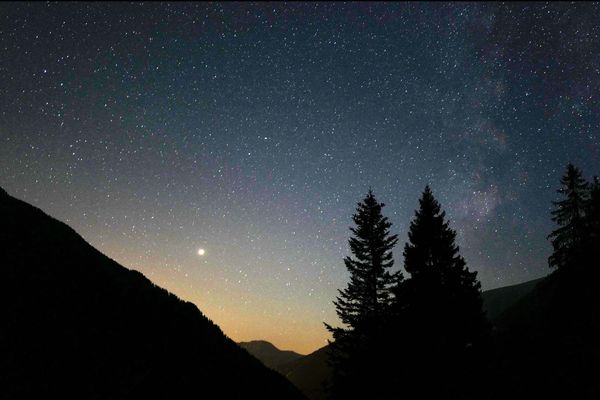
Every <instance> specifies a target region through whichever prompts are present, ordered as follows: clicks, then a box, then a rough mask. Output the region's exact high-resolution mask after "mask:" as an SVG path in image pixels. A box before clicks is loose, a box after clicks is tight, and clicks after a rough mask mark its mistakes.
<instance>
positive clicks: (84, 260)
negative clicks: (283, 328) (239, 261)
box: [0, 189, 303, 399]
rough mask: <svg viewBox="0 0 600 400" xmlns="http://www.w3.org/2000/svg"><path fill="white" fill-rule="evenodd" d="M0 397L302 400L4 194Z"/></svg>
mask: <svg viewBox="0 0 600 400" xmlns="http://www.w3.org/2000/svg"><path fill="white" fill-rule="evenodd" d="M0 221H1V228H2V229H0V354H1V357H0V388H1V389H0V390H1V395H0V397H1V398H3V399H13V398H79V399H126V398H142V397H143V398H146V399H149V398H161V399H169V398H171V399H174V398H206V399H211V398H222V399H241V398H244V399H299V398H303V396H302V394H301V393H300V392H299V391H298V390H297V389H296V388H295V387H294V386H293V385H292V384H290V383H289V382H288V381H287V380H286V379H285V378H284V377H283V376H281V375H280V374H278V373H276V372H275V371H272V370H270V369H268V368H265V367H264V366H263V365H262V364H261V363H260V362H259V361H258V360H257V359H255V358H254V357H252V356H251V355H249V354H248V353H247V352H246V351H244V350H243V349H241V348H239V346H238V345H237V344H236V343H234V342H233V341H232V340H230V339H229V338H227V337H226V336H225V335H224V334H223V333H222V332H221V330H220V329H219V327H217V326H216V325H215V324H213V323H212V322H211V321H210V320H209V319H207V318H206V317H205V316H204V315H203V314H202V313H201V312H200V311H199V310H198V309H197V308H196V306H195V305H193V304H191V303H188V302H185V301H182V300H180V299H179V298H177V297H176V296H175V295H173V294H171V293H169V292H168V291H166V290H164V289H162V288H160V287H158V286H156V285H154V284H153V283H152V282H150V281H149V280H148V279H146V278H145V277H144V276H143V275H142V274H141V273H139V272H136V271H132V270H129V269H127V268H124V267H122V266H121V265H119V264H117V263H116V262H115V261H113V260H111V259H109V258H108V257H106V256H105V255H103V254H102V253H100V252H99V251H97V250H96V249H94V248H93V247H92V246H90V245H89V244H88V243H86V242H85V241H84V240H83V239H82V238H81V237H80V236H79V235H78V234H77V233H76V232H75V231H73V230H72V229H71V228H69V227H68V226H67V225H65V224H63V223H61V222H59V221H57V220H55V219H53V218H51V217H49V216H48V215H46V214H44V213H43V212H42V211H40V210H39V209H37V208H35V207H33V206H31V205H29V204H27V203H24V202H22V201H20V200H17V199H15V198H13V197H11V196H9V195H8V194H7V193H6V192H5V191H4V190H2V189H0Z"/></svg>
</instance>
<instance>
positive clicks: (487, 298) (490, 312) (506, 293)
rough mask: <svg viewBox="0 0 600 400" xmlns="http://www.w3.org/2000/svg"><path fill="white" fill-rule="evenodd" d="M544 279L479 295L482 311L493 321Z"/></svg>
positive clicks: (487, 291)
mask: <svg viewBox="0 0 600 400" xmlns="http://www.w3.org/2000/svg"><path fill="white" fill-rule="evenodd" d="M543 279H544V278H539V279H534V280H531V281H527V282H523V283H519V284H516V285H510V286H503V287H500V288H497V289H491V290H486V291H485V292H483V293H481V298H482V300H483V309H484V310H485V312H486V314H487V317H488V319H489V320H490V321H495V320H496V319H497V318H498V317H499V316H500V315H501V314H502V313H503V312H504V311H506V310H507V309H509V308H510V307H511V306H512V305H513V304H515V303H517V302H518V301H519V300H521V299H522V298H523V297H525V295H527V294H528V293H529V292H531V291H532V290H533V289H534V288H535V287H536V286H537V284H538V283H540V282H541V281H542V280H543Z"/></svg>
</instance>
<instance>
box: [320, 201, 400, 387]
mask: <svg viewBox="0 0 600 400" xmlns="http://www.w3.org/2000/svg"><path fill="white" fill-rule="evenodd" d="M383 207H384V204H383V203H379V202H378V201H377V200H376V199H375V196H374V195H373V192H372V191H371V190H369V192H368V194H367V196H366V197H365V199H364V200H363V201H362V202H360V203H358V207H357V209H356V213H355V214H354V215H353V217H352V219H353V221H354V223H355V225H356V226H355V227H353V228H350V230H351V232H352V234H353V237H351V238H350V240H349V245H350V250H351V252H352V256H349V257H346V258H345V259H344V263H345V265H346V268H347V269H348V271H349V272H350V282H349V283H348V286H347V287H346V288H345V289H343V290H339V296H338V297H337V298H336V300H335V301H334V304H335V306H336V312H337V315H338V317H339V318H340V320H341V321H342V322H343V324H344V325H345V327H332V326H330V325H328V324H325V326H326V327H327V329H328V330H329V331H330V332H331V333H332V334H333V339H334V341H333V342H331V346H330V348H331V351H330V363H331V365H332V367H333V371H334V377H333V388H332V395H333V397H334V398H367V397H370V398H377V396H378V391H377V390H378V388H381V385H380V382H378V378H379V377H380V374H379V372H380V371H381V368H383V365H384V364H382V362H381V360H382V359H383V357H385V356H384V354H382V353H381V346H382V344H383V343H382V340H381V338H382V337H383V329H384V325H385V320H386V316H387V315H388V314H389V311H390V304H391V301H392V296H391V287H392V286H393V285H394V284H395V283H396V281H397V280H399V279H401V275H400V274H399V273H395V274H392V273H390V271H389V269H390V268H391V267H392V266H393V264H394V260H393V255H392V248H393V247H394V245H395V244H396V242H397V240H398V239H397V235H392V234H391V233H390V227H391V225H392V224H391V223H390V222H389V221H388V219H387V218H386V217H384V216H383V214H382V208H383ZM381 390H383V389H381ZM379 394H381V392H379Z"/></svg>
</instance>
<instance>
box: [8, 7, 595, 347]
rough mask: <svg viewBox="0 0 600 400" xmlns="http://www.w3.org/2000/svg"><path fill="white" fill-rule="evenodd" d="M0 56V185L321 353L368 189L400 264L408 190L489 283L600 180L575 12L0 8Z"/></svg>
mask: <svg viewBox="0 0 600 400" xmlns="http://www.w3.org/2000/svg"><path fill="white" fill-rule="evenodd" d="M0 51H1V56H0V77H1V83H0V106H1V107H0V186H2V187H3V188H4V189H6V190H7V191H8V192H9V193H10V194H12V195H13V196H16V197H18V198H20V199H23V200H25V201H27V202H29V203H32V204H33V205H35V206H38V207H40V208H42V209H43V210H44V211H46V212H47V213H49V214H50V215H52V216H54V217H56V218H58V219H60V220H63V221H65V222H67V223H68V224H69V225H71V226H72V227H73V228H74V229H75V230H76V231H77V232H79V233H80V234H81V235H82V236H83V237H84V238H85V239H86V240H87V241H89V242H90V243H91V244H92V245H94V246H95V247H97V248H98V249H100V250H101V251H102V252H104V253H105V254H107V255H108V256H110V257H111V258H114V259H115V260H117V261H118V262H119V263H121V264H123V265H125V266H127V267H128V268H133V269H137V270H139V271H141V272H143V273H144V274H145V275H146V276H148V277H149V278H150V279H151V280H152V281H154V282H155V283H156V284H158V285H160V286H164V287H165V288H167V289H169V290H171V291H172V292H174V293H176V294H177V295H178V296H180V297H182V298H183V299H186V300H189V301H192V302H194V303H195V304H196V305H197V306H198V307H199V308H200V310H202V311H203V312H204V313H205V314H206V315H207V316H208V317H209V318H211V319H212V320H213V321H215V322H216V323H217V324H218V325H219V326H220V327H221V328H222V329H223V331H224V332H225V333H226V334H227V335H229V336H230V337H232V338H233V339H234V340H252V339H266V340H269V341H271V342H273V343H274V344H275V345H277V346H279V347H281V348H286V349H293V350H296V351H298V352H301V353H307V352H310V351H312V350H315V349H316V348H318V347H320V346H322V345H324V344H326V340H327V338H328V337H329V335H328V333H327V331H326V330H325V328H324V327H323V324H322V322H323V321H328V322H330V323H335V322H336V317H335V311H334V305H333V303H332V300H333V299H334V297H335V295H336V290H337V289H338V288H343V287H345V285H346V283H347V280H348V273H347V271H346V269H345V267H344V264H343V261H342V259H343V257H344V256H345V255H347V254H348V248H347V239H348V237H349V234H350V232H349V230H348V227H349V226H350V224H351V215H352V213H353V212H354V208H355V204H356V202H358V201H359V200H361V199H362V198H363V197H364V195H365V194H366V192H367V191H368V189H369V187H372V188H373V191H374V193H375V195H376V197H377V198H378V199H379V200H380V201H383V202H384V203H386V207H385V208H384V213H385V214H386V215H387V216H389V217H390V219H391V221H392V222H393V224H394V226H393V228H392V230H393V232H394V233H398V234H399V236H400V243H399V246H398V247H397V248H396V251H395V255H396V262H397V265H401V264H402V247H403V245H404V241H405V240H406V231H407V228H408V224H409V221H410V218H411V216H412V215H413V212H414V209H415V208H416V207H417V205H418V203H417V200H418V197H419V196H420V193H421V191H422V190H423V188H424V186H425V185H426V184H428V183H429V184H430V185H431V187H432V189H433V191H434V194H435V195H436V196H437V197H438V199H439V201H440V202H441V204H442V206H443V208H444V209H445V210H446V212H447V215H448V218H449V219H450V221H451V225H452V227H453V228H454V229H456V230H457V232H458V242H459V244H460V246H461V252H462V254H463V255H464V257H465V258H466V260H467V263H468V266H469V267H470V268H471V269H474V270H477V271H478V273H479V275H478V276H479V278H480V279H481V281H482V285H483V288H484V289H490V288H494V287H499V286H504V285H508V284H513V283H518V282H522V281H525V280H529V279H533V278H537V277H540V276H542V275H544V274H546V273H548V272H549V269H548V266H547V257H548V256H549V254H550V245H549V243H548V241H547V240H546V235H547V234H548V233H549V232H550V231H551V230H552V229H553V225H552V222H551V220H550V216H549V212H550V209H551V207H552V204H551V201H552V200H555V199H556V195H555V192H554V191H555V190H556V188H557V186H558V182H559V179H560V176H561V175H562V173H563V171H564V169H565V166H566V164H567V163H568V162H569V161H572V162H574V163H575V164H576V165H578V166H579V167H580V168H582V169H583V171H584V174H585V176H586V177H587V178H589V177H590V176H591V175H592V174H600V168H599V167H598V166H599V165H600V135H599V134H598V133H599V132H600V131H599V128H600V127H599V125H600V102H599V97H598V96H599V94H600V6H599V5H597V4H585V3H581V4H571V5H569V4H564V3H560V4H550V5H548V4H543V3H536V4H531V5H523V4H521V5H517V6H514V5H509V4H507V5H499V4H435V3H429V4H415V3H410V4H405V3H404V4H370V3H368V4H367V3H363V4H361V3H353V4H341V3H335V4H333V3H326V4H323V3H306V4H302V3H293V4H280V3H277V4H275V3H273V4H269V3H260V4H250V3H243V4H236V3H223V4H190V3H185V4H157V3H148V4H114V3H113V4H83V3H82V4H76V3H68V4H53V3H50V4H47V3H32V4H10V3H8V4H7V3H2V4H0ZM200 248H202V249H205V251H206V253H205V254H204V255H203V256H200V255H199V254H198V249H200ZM34 250H35V249H32V251H34Z"/></svg>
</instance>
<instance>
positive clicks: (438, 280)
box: [397, 186, 489, 397]
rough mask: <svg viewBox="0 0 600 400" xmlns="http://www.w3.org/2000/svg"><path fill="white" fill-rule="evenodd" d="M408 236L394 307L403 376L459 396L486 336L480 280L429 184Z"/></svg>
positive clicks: (430, 389) (474, 368)
mask: <svg viewBox="0 0 600 400" xmlns="http://www.w3.org/2000/svg"><path fill="white" fill-rule="evenodd" d="M408 238H409V242H408V243H406V245H405V247H404V269H405V270H406V272H408V273H409V274H410V279H408V280H407V281H406V282H405V283H403V284H402V285H401V291H402V293H403V295H402V296H399V297H398V301H399V302H402V303H403V304H401V305H400V306H399V307H398V308H397V309H402V310H403V311H402V312H401V313H400V315H399V316H398V318H400V319H401V321H400V325H401V326H404V330H405V331H407V333H406V334H405V339H404V340H406V341H407V343H408V346H407V347H408V349H409V351H410V352H411V354H407V355H406V359H407V362H408V363H410V365H411V367H410V370H409V371H408V372H407V373H408V374H409V376H410V377H409V378H408V379H407V380H408V381H409V382H412V384H413V385H416V386H418V387H420V388H421V389H422V390H425V391H428V392H427V394H428V395H432V394H434V393H437V394H440V395H441V394H444V396H450V397H453V396H457V392H461V391H464V390H465V388H467V387H468V386H469V385H468V384H467V383H466V382H465V381H464V380H465V377H466V376H467V375H468V374H469V373H471V374H473V373H475V372H476V371H477V369H478V367H479V366H478V365H477V361H476V360H477V355H478V354H480V352H481V350H482V349H483V346H484V344H485V343H486V339H487V337H488V334H489V326H488V322H487V320H486V318H485V314H484V312H483V311H482V300H481V289H480V288H481V284H480V283H479V281H478V280H477V273H476V272H471V271H469V270H468V268H467V266H466V262H465V260H464V259H463V257H462V256H461V255H460V254H459V248H458V246H457V245H456V244H455V239H456V233H455V231H454V230H452V229H451V228H450V227H449V223H448V222H447V221H446V220H445V212H444V211H442V210H441V207H440V204H439V203H438V202H437V200H436V199H435V198H434V196H433V194H432V192H431V190H430V188H429V186H427V187H426V188H425V191H424V192H423V195H422V197H421V199H420V200H419V209H418V210H417V211H416V213H415V217H414V219H413V220H412V221H411V224H410V230H409V233H408ZM408 360H410V361H408ZM427 382H436V384H435V385H431V384H429V385H428V383H427ZM436 391H437V392H436ZM425 393H426V392H422V393H421V395H422V396H424V395H425Z"/></svg>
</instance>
